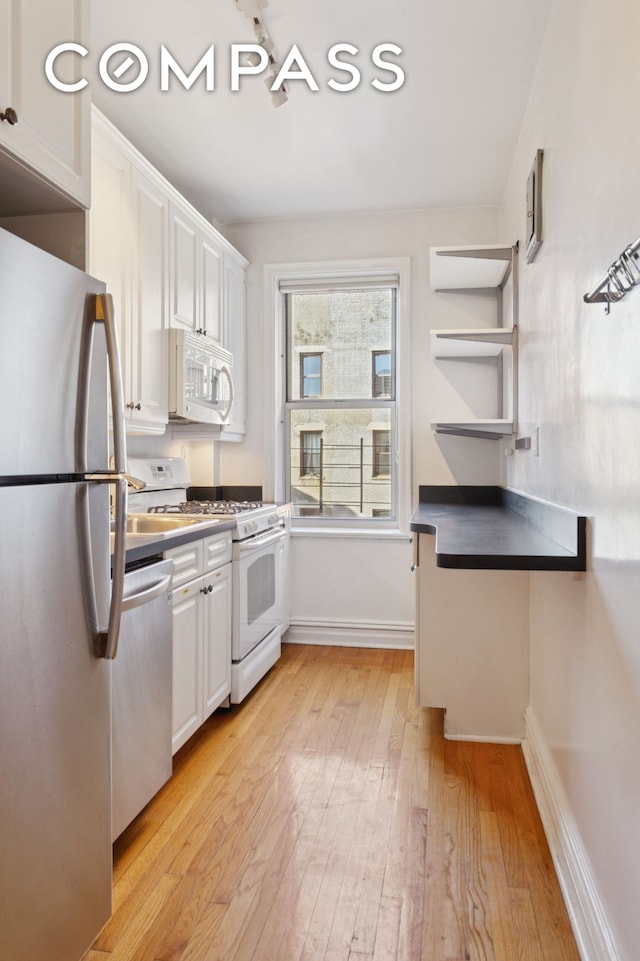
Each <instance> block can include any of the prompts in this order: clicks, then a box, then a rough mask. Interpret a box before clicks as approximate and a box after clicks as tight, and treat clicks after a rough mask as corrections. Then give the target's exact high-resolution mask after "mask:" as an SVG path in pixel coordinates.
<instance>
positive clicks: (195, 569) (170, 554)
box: [164, 540, 204, 589]
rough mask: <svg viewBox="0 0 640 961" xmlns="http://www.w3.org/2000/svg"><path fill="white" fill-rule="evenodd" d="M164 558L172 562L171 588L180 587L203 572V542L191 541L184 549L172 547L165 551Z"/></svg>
mask: <svg viewBox="0 0 640 961" xmlns="http://www.w3.org/2000/svg"><path fill="white" fill-rule="evenodd" d="M164 556H165V557H166V558H169V559H170V560H172V561H173V586H174V589H175V588H176V587H180V585H181V584H186V583H188V581H192V580H193V579H194V578H195V577H199V576H200V575H201V574H202V572H203V557H204V551H203V542H202V541H201V540H200V541H191V543H190V544H185V545H184V547H174V548H173V550H170V551H166V552H165V554H164Z"/></svg>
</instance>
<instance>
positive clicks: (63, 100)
mask: <svg viewBox="0 0 640 961" xmlns="http://www.w3.org/2000/svg"><path fill="white" fill-rule="evenodd" d="M86 6H87V5H86V3H84V2H83V0H47V2H46V3H44V4H43V3H42V2H41V0H0V109H2V110H5V109H6V107H13V109H14V110H15V111H16V112H17V114H18V123H17V124H16V125H15V126H10V125H9V124H8V123H0V150H5V151H7V152H8V153H11V154H13V155H15V156H17V157H19V158H20V159H21V160H23V161H24V162H25V163H26V164H27V165H28V166H29V167H31V168H33V169H34V170H36V171H37V172H38V173H40V174H42V176H44V177H45V178H46V179H47V180H49V181H50V182H51V183H53V184H54V185H55V186H56V187H58V188H59V189H60V190H62V191H63V192H64V193H66V194H68V195H69V196H70V197H72V198H73V199H74V200H77V201H78V202H79V203H80V204H81V205H82V206H83V207H88V206H89V203H90V186H91V182H90V114H89V110H90V100H89V93H88V88H87V87H85V89H84V90H83V91H82V92H79V93H63V92H62V91H60V90H56V89H55V87H53V86H52V85H51V84H50V83H49V81H48V80H47V78H46V77H45V74H44V69H43V66H42V65H43V64H44V61H45V59H46V57H47V54H48V53H49V51H50V50H51V49H52V48H53V47H54V46H55V45H56V44H57V43H59V42H60V41H61V39H63V40H65V41H75V42H77V43H84V42H85V41H86V39H87V33H88V30H87V18H86ZM83 67H84V63H83V59H82V58H81V57H79V56H77V55H74V54H70V53H66V54H64V55H63V56H61V57H60V58H59V59H58V61H57V65H56V74H57V76H58V77H59V79H60V80H62V81H64V82H65V83H73V82H75V81H76V80H79V79H80V78H81V77H82V69H83Z"/></svg>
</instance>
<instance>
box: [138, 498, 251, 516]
mask: <svg viewBox="0 0 640 961" xmlns="http://www.w3.org/2000/svg"><path fill="white" fill-rule="evenodd" d="M260 507H262V504H261V502H260V501H183V502H182V503H181V504H161V505H159V506H157V507H150V508H149V513H151V514H218V515H220V514H224V515H227V514H228V515H234V514H243V513H245V512H246V511H254V510H257V509H258V508H260Z"/></svg>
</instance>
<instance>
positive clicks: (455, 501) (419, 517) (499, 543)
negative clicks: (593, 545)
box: [410, 486, 586, 571]
mask: <svg viewBox="0 0 640 961" xmlns="http://www.w3.org/2000/svg"><path fill="white" fill-rule="evenodd" d="M410 527H411V530H412V531H415V532H417V533H423V534H435V535H436V543H435V551H436V565H437V566H438V567H446V568H458V569H467V570H531V571H584V570H586V518H585V517H582V516H580V515H578V514H576V513H574V512H573V511H569V510H567V509H565V508H562V507H557V506H556V505H553V504H547V503H545V502H544V501H539V500H536V499H535V498H530V497H526V496H525V495H522V494H516V493H515V492H513V491H508V490H505V489H504V488H501V487H455V486H451V487H442V486H423V487H420V501H419V503H418V505H417V507H416V508H415V510H414V512H413V515H412V517H411V522H410Z"/></svg>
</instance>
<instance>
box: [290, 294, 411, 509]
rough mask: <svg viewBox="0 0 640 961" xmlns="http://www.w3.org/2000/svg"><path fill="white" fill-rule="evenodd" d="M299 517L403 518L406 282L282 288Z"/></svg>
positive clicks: (293, 497) (294, 485)
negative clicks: (400, 450)
mask: <svg viewBox="0 0 640 961" xmlns="http://www.w3.org/2000/svg"><path fill="white" fill-rule="evenodd" d="M280 290H281V294H282V298H283V309H284V316H285V340H286V345H285V352H284V353H285V356H286V393H285V398H284V400H285V404H284V406H285V438H286V441H285V446H286V487H287V489H286V492H285V496H286V498H287V500H289V501H291V503H292V509H293V516H294V518H304V517H309V518H313V519H314V522H317V521H318V519H323V520H324V519H329V518H338V519H339V520H340V523H344V522H345V521H353V523H354V524H356V525H357V524H358V523H360V522H362V521H363V520H369V522H371V521H372V520H373V519H376V523H384V522H385V521H386V522H387V525H388V524H389V521H390V520H393V519H395V517H396V512H397V504H396V489H395V488H396V477H395V470H394V464H395V457H392V455H391V452H392V450H395V447H396V439H395V438H396V433H397V417H396V397H395V383H396V377H395V370H394V367H395V363H396V328H397V291H398V278H397V276H389V275H386V276H385V277H384V278H378V277H371V278H369V277H367V278H358V279H355V278H354V279H353V281H349V280H348V279H346V278H343V279H341V281H340V282H339V283H335V282H327V283H326V285H323V284H322V283H316V282H313V281H310V282H307V283H305V282H300V283H299V282H296V283H295V284H294V283H291V284H286V283H284V282H283V281H281V282H280Z"/></svg>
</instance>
